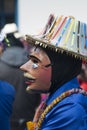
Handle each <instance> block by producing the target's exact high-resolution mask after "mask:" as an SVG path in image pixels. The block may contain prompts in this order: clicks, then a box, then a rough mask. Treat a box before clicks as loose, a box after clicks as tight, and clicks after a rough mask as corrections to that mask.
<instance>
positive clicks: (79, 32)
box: [26, 14, 87, 61]
mask: <svg viewBox="0 0 87 130" xmlns="http://www.w3.org/2000/svg"><path fill="white" fill-rule="evenodd" d="M26 40H27V42H29V43H30V44H34V45H35V46H41V47H43V48H49V49H50V50H51V51H56V53H58V52H61V53H63V52H66V54H67V55H71V56H73V57H75V58H79V59H81V60H83V61H87V24H86V23H83V22H81V21H78V20H76V19H75V18H74V17H72V16H59V17H55V16H54V15H53V14H51V15H50V16H49V19H48V21H47V24H46V26H45V27H44V29H43V31H42V32H41V33H40V34H39V35H26Z"/></svg>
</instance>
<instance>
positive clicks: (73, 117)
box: [41, 78, 87, 130]
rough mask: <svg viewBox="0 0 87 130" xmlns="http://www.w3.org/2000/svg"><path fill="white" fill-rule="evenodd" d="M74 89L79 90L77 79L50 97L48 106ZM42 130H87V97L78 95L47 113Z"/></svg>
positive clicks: (73, 95) (65, 100)
mask: <svg viewBox="0 0 87 130" xmlns="http://www.w3.org/2000/svg"><path fill="white" fill-rule="evenodd" d="M72 88H79V83H78V81H77V79H76V78H75V79H73V80H71V81H70V82H67V83H66V84H64V85H63V86H61V87H60V88H59V89H58V90H57V91H56V92H55V93H53V94H52V95H51V96H49V98H48V100H47V104H48V105H49V104H50V103H51V102H52V101H53V100H54V99H55V98H56V97H58V96H60V94H62V93H63V92H65V91H67V90H70V89H72ZM41 130H87V97H86V96H84V95H82V94H80V93H78V94H72V95H70V96H68V97H66V98H65V99H63V100H62V101H61V102H59V103H58V104H57V105H56V106H54V107H53V108H52V109H51V110H50V111H49V112H48V113H47V115H46V117H45V119H44V121H43V123H42V126H41Z"/></svg>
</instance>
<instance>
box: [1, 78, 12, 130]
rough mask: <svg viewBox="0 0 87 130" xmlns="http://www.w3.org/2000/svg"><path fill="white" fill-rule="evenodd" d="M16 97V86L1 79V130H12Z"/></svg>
mask: <svg viewBox="0 0 87 130" xmlns="http://www.w3.org/2000/svg"><path fill="white" fill-rule="evenodd" d="M14 99H15V89H14V87H13V86H12V85H11V84H9V83H8V82H5V81H2V80H0V130H10V119H11V114H12V110H13V102H14Z"/></svg>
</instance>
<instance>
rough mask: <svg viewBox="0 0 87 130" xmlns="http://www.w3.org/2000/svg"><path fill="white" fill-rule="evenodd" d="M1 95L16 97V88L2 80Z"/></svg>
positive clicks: (0, 84) (0, 82) (0, 85)
mask: <svg viewBox="0 0 87 130" xmlns="http://www.w3.org/2000/svg"><path fill="white" fill-rule="evenodd" d="M0 93H3V94H8V95H15V89H14V86H12V85H11V84H9V83H8V82H6V81H1V80H0Z"/></svg>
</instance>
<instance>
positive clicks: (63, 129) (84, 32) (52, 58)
mask: <svg viewBox="0 0 87 130" xmlns="http://www.w3.org/2000/svg"><path fill="white" fill-rule="evenodd" d="M86 39H87V25H86V24H85V23H83V22H81V21H78V20H77V19H75V18H74V17H72V16H59V17H55V16H54V15H53V14H52V15H50V16H49V19H48V22H47V24H46V26H45V28H44V29H43V31H42V32H41V34H40V35H37V36H36V35H35V36H34V35H33V36H32V35H26V41H27V42H28V43H29V44H31V46H32V49H31V52H30V54H29V61H28V62H26V63H25V64H24V65H22V66H21V67H20V68H21V69H22V70H24V72H25V73H24V76H25V77H26V78H27V88H26V90H27V91H28V92H29V93H48V98H47V99H46V100H45V102H44V101H43V102H42V103H41V104H40V106H39V108H38V109H37V111H36V114H35V116H34V119H33V122H30V121H29V122H27V130H87V92H86V91H85V90H82V89H81V88H80V85H79V82H78V80H77V78H76V77H77V75H78V74H79V73H80V71H81V66H82V61H85V62H87V41H86Z"/></svg>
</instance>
